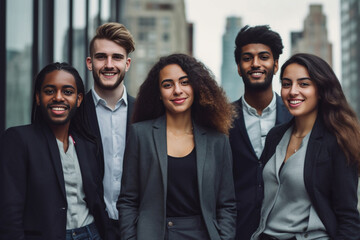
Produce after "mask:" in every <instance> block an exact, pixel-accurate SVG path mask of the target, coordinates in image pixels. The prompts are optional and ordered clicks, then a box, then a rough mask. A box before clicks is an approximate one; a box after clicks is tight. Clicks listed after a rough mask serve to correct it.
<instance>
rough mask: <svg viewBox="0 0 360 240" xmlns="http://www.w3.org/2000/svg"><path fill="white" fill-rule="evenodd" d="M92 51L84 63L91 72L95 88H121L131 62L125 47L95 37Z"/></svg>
mask: <svg viewBox="0 0 360 240" xmlns="http://www.w3.org/2000/svg"><path fill="white" fill-rule="evenodd" d="M93 52H94V53H93V56H91V57H88V58H87V59H86V64H87V67H88V69H89V70H90V71H92V73H93V77H94V87H95V89H96V90H114V89H116V88H118V87H119V86H120V88H122V82H123V79H124V77H125V73H126V72H127V71H128V70H129V68H130V63H131V59H130V58H128V57H127V53H126V50H125V48H123V47H121V46H120V45H118V44H116V43H115V42H113V41H110V40H107V39H96V40H95V41H94V51H93Z"/></svg>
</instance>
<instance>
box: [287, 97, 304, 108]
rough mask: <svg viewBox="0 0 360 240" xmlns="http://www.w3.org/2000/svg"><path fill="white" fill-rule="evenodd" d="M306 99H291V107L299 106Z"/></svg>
mask: <svg viewBox="0 0 360 240" xmlns="http://www.w3.org/2000/svg"><path fill="white" fill-rule="evenodd" d="M303 101H304V100H299V99H296V100H289V105H290V106H291V107H297V106H299V105H300V104H301V103H302V102H303Z"/></svg>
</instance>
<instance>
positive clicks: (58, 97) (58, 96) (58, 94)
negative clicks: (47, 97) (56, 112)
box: [54, 90, 64, 102]
mask: <svg viewBox="0 0 360 240" xmlns="http://www.w3.org/2000/svg"><path fill="white" fill-rule="evenodd" d="M54 100H55V101H56V102H62V101H64V97H63V94H62V92H61V90H58V91H56V93H55V96H54Z"/></svg>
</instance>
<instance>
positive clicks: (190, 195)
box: [117, 54, 236, 240]
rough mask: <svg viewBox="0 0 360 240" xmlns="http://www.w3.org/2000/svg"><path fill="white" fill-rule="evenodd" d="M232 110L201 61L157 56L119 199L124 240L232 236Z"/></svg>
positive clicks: (143, 90) (141, 99)
mask: <svg viewBox="0 0 360 240" xmlns="http://www.w3.org/2000/svg"><path fill="white" fill-rule="evenodd" d="M233 111H234V110H233V107H232V106H231V104H229V103H228V101H227V99H226V97H225V94H224V92H223V91H222V90H221V88H220V87H219V86H218V85H217V83H216V81H215V80H214V79H213V77H212V76H211V74H210V73H209V71H208V70H207V69H206V68H205V66H204V65H203V64H201V63H200V62H198V61H197V60H196V59H194V58H193V57H190V56H187V55H184V54H173V55H170V56H167V57H162V58H161V59H160V60H159V62H157V63H156V64H155V65H154V67H153V68H152V69H151V70H150V72H149V74H148V76H147V78H146V80H145V81H144V83H143V84H142V85H141V87H140V91H139V93H138V96H137V99H136V103H135V109H134V115H133V122H134V124H133V125H132V126H131V127H130V132H129V138H128V142H127V147H126V150H125V156H124V170H123V177H122V186H121V193H120V196H119V200H118V204H117V206H118V209H119V220H120V229H121V236H122V239H124V240H126V239H138V240H142V239H146V240H159V239H196V240H201V239H234V237H235V220H236V205H235V196H234V185H233V180H232V168H231V162H232V160H231V150H230V145H229V141H228V137H227V136H226V134H228V130H229V128H230V125H231V123H232V116H233Z"/></svg>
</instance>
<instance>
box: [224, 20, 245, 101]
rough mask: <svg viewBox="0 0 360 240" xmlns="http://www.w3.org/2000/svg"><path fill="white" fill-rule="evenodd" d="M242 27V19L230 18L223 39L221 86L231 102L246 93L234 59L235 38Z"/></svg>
mask: <svg viewBox="0 0 360 240" xmlns="http://www.w3.org/2000/svg"><path fill="white" fill-rule="evenodd" d="M241 27H242V21H241V18H239V17H228V18H227V19H226V29H225V33H224V35H223V37H222V65H221V85H222V87H223V88H224V90H225V92H226V95H227V96H228V98H229V100H230V101H235V100H237V99H238V98H239V97H240V96H241V95H242V94H243V93H244V84H243V81H242V79H241V77H240V76H239V74H238V71H237V66H236V63H235V58H234V50H235V38H236V35H237V33H238V32H239V31H240V29H241Z"/></svg>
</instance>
